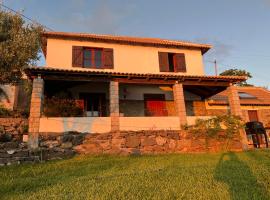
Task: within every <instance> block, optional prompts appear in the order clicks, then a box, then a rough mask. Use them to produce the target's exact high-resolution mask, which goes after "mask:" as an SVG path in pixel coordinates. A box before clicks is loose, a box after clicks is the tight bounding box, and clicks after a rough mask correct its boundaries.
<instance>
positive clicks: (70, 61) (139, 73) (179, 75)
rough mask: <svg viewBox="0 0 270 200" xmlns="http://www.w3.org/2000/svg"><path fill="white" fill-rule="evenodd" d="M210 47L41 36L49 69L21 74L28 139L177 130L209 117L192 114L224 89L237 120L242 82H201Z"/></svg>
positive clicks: (221, 78) (229, 78) (134, 39)
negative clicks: (26, 88)
mask: <svg viewBox="0 0 270 200" xmlns="http://www.w3.org/2000/svg"><path fill="white" fill-rule="evenodd" d="M210 48H211V46H210V45H207V44H197V43H191V42H183V41H174V40H162V39H156V38H137V37H122V36H111V35H95V34H77V33H63V32H46V33H44V34H43V52H44V55H45V57H46V66H43V67H30V68H28V69H26V70H25V72H26V74H27V75H28V77H29V78H31V79H33V93H32V100H31V101H32V103H31V110H30V119H29V120H30V124H29V125H30V126H29V131H30V133H31V136H30V138H31V137H33V138H36V136H37V135H38V133H40V132H65V131H71V130H73V131H80V132H100V133H102V132H109V131H119V130H144V129H148V130H149V129H173V130H179V129H181V126H182V125H184V124H186V123H188V124H192V123H194V121H195V119H196V118H207V117H209V116H212V115H207V116H206V115H205V114H201V113H200V112H198V109H197V108H199V109H201V106H202V105H204V107H205V99H207V98H210V97H211V96H213V95H216V94H218V93H219V92H222V91H225V90H226V91H227V94H228V97H229V99H228V103H229V107H230V112H231V113H232V114H234V115H242V111H241V108H240V102H239V96H238V92H237V90H236V88H235V87H234V86H233V84H234V83H238V82H240V81H243V80H245V79H246V77H232V76H208V75H205V73H204V66H203V55H204V54H205V53H206V52H207V51H208V50H209V49H210ZM43 99H45V101H44V103H43ZM61 101H62V102H63V103H61ZM72 102H73V104H72ZM64 104H67V105H69V106H70V105H75V106H77V108H79V109H81V110H82V112H77V111H78V110H76V109H72V112H71V109H66V108H65V106H64ZM48 105H50V106H48ZM42 108H44V109H42ZM52 108H53V109H52ZM55 110H61V113H55ZM73 110H74V113H73ZM75 111H76V112H75Z"/></svg>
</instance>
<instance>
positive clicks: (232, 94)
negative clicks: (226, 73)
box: [227, 85, 243, 117]
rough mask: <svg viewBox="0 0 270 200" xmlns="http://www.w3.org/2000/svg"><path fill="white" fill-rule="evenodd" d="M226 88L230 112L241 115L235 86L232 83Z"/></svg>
mask: <svg viewBox="0 0 270 200" xmlns="http://www.w3.org/2000/svg"><path fill="white" fill-rule="evenodd" d="M227 90H228V97H229V105H230V110H231V114H232V115H236V116H239V117H243V113H242V110H241V105H240V99H239V95H238V90H237V88H236V87H235V86H234V85H230V86H229V87H228V88H227Z"/></svg>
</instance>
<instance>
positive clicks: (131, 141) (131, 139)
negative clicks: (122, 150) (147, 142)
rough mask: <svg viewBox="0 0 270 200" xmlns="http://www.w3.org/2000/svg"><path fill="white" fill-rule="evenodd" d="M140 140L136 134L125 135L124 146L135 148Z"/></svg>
mask: <svg viewBox="0 0 270 200" xmlns="http://www.w3.org/2000/svg"><path fill="white" fill-rule="evenodd" d="M140 143H141V140H140V138H139V137H138V136H135V135H134V136H127V137H126V147H129V148H135V147H138V146H140Z"/></svg>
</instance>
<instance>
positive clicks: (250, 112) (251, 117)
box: [248, 110, 259, 122]
mask: <svg viewBox="0 0 270 200" xmlns="http://www.w3.org/2000/svg"><path fill="white" fill-rule="evenodd" d="M248 118H249V121H250V122H254V121H259V120H258V113H257V110H248Z"/></svg>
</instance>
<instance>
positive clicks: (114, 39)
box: [43, 32, 212, 54]
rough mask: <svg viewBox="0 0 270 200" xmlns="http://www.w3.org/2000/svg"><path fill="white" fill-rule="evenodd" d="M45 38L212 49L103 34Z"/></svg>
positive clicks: (53, 34)
mask: <svg viewBox="0 0 270 200" xmlns="http://www.w3.org/2000/svg"><path fill="white" fill-rule="evenodd" d="M43 37H44V38H50V37H51V38H70V39H77V40H92V41H103V42H111V43H125V44H132V45H143V46H162V47H174V48H179V47H187V48H198V49H201V51H202V53H203V54H204V53H206V52H207V51H208V50H209V49H210V48H212V46H211V45H209V44H200V43H193V42H186V41H180V40H166V39H160V38H144V37H130V36H118V35H101V34H89V33H71V32H44V33H43Z"/></svg>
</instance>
